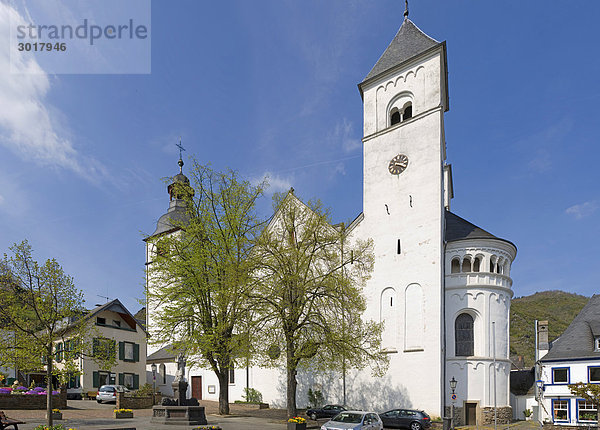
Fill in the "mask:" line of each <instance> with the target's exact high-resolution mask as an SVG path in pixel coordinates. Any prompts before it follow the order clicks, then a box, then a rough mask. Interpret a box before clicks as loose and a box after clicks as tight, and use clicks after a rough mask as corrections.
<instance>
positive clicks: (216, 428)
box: [193, 426, 221, 430]
mask: <svg viewBox="0 0 600 430" xmlns="http://www.w3.org/2000/svg"><path fill="white" fill-rule="evenodd" d="M193 430H221V427H219V426H200V427H194V428H193Z"/></svg>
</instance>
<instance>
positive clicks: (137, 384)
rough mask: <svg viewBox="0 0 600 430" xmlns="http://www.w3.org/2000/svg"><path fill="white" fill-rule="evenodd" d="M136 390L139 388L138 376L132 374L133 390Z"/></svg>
mask: <svg viewBox="0 0 600 430" xmlns="http://www.w3.org/2000/svg"><path fill="white" fill-rule="evenodd" d="M138 388H140V375H138V374H134V375H133V389H134V390H137V389H138Z"/></svg>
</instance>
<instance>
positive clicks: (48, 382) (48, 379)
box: [46, 344, 52, 428]
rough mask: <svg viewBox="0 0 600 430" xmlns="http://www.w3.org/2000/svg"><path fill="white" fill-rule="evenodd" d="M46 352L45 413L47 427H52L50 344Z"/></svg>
mask: <svg viewBox="0 0 600 430" xmlns="http://www.w3.org/2000/svg"><path fill="white" fill-rule="evenodd" d="M46 354H47V358H46V414H47V416H48V427H50V428H52V344H51V345H50V348H48V350H47V351H46Z"/></svg>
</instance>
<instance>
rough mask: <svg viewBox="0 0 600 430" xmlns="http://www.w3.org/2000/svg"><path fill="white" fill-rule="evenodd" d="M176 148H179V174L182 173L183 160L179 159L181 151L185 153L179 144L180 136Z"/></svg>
mask: <svg viewBox="0 0 600 430" xmlns="http://www.w3.org/2000/svg"><path fill="white" fill-rule="evenodd" d="M175 146H176V147H177V148H179V162H178V163H177V164H179V173H183V159H182V158H181V153H182V151H185V148H184V147H183V145H182V144H181V136H179V143H177V144H175Z"/></svg>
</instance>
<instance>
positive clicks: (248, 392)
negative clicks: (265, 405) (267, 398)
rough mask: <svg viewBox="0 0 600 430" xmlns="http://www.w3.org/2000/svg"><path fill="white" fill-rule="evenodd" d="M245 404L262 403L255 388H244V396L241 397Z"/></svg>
mask: <svg viewBox="0 0 600 430" xmlns="http://www.w3.org/2000/svg"><path fill="white" fill-rule="evenodd" d="M242 397H243V398H244V400H245V401H246V402H247V403H262V400H263V399H262V394H261V392H260V391H258V390H257V389H255V388H244V394H243V395H242Z"/></svg>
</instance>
